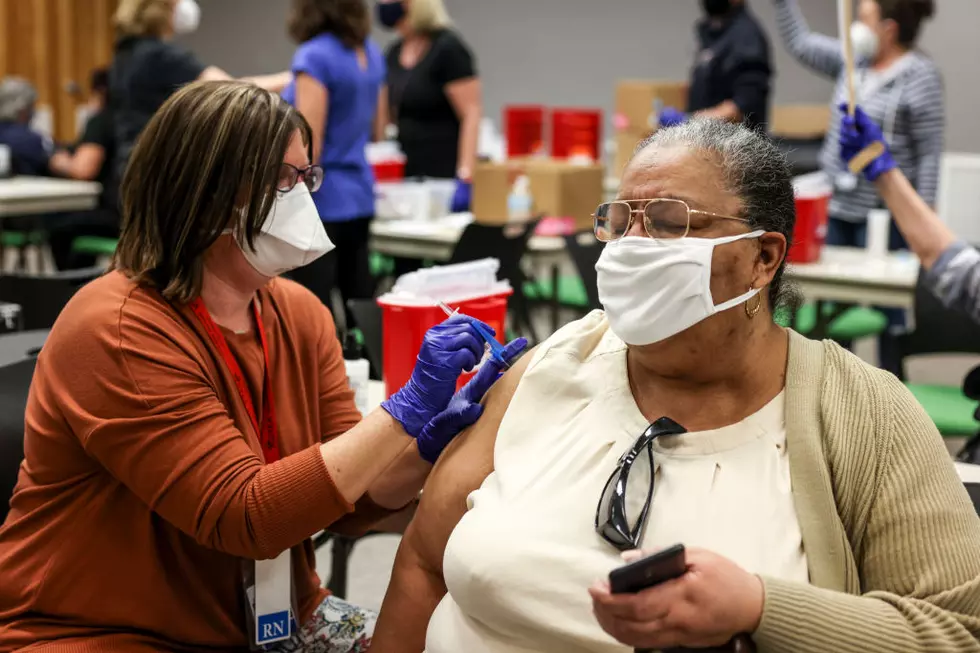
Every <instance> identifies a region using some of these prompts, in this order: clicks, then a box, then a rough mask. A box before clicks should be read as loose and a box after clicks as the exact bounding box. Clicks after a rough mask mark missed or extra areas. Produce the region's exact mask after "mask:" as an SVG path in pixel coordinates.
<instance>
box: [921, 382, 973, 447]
mask: <svg viewBox="0 0 980 653" xmlns="http://www.w3.org/2000/svg"><path fill="white" fill-rule="evenodd" d="M905 385H906V387H907V388H908V389H909V390H911V391H912V394H913V395H915V398H916V399H917V400H918V401H919V403H920V404H922V407H923V408H925V410H926V413H928V414H929V417H931V418H932V421H933V422H934V423H935V425H936V428H937V429H939V433H940V434H941V435H943V436H944V437H969V436H972V435H975V434H976V433H980V422H978V421H977V420H976V419H975V418H974V413H975V412H976V410H977V402H976V401H974V400H972V399H969V398H968V397H967V396H966V395H965V394H963V389H962V388H958V387H952V386H944V385H927V384H919V383H906V384H905Z"/></svg>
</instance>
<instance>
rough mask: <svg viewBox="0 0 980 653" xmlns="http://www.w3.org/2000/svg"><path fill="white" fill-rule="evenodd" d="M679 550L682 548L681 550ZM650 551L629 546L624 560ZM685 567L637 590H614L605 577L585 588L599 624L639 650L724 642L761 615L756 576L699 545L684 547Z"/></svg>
mask: <svg viewBox="0 0 980 653" xmlns="http://www.w3.org/2000/svg"><path fill="white" fill-rule="evenodd" d="M682 551H683V549H682ZM650 553H651V552H639V551H631V552H627V553H626V554H624V555H623V557H624V559H625V560H626V561H627V562H635V561H637V560H640V559H642V558H644V557H646V556H647V555H649V554H650ZM685 555H686V568H687V570H686V572H685V573H684V574H683V575H682V576H680V577H678V578H674V579H673V580H667V581H665V582H663V583H661V584H659V585H655V586H653V587H650V588H649V589H644V590H642V591H640V592H637V593H632V594H629V593H624V594H614V593H613V592H612V591H611V590H612V588H611V586H610V584H609V583H608V582H606V581H600V582H597V583H596V584H595V585H593V586H592V587H591V588H590V589H589V594H590V595H591V596H592V609H593V612H594V613H595V616H596V619H598V621H599V625H601V626H602V629H603V630H605V631H606V632H607V633H609V634H610V635H611V636H612V637H613V638H615V639H616V640H617V641H619V642H621V643H623V644H626V645H628V646H633V647H634V648H639V649H645V648H650V649H670V648H676V647H688V648H707V647H721V646H730V644H731V642H732V640H733V639H734V638H736V637H737V636H739V635H742V634H745V633H752V632H754V631H755V630H756V628H758V626H759V622H760V621H761V620H762V608H763V603H764V601H765V590H764V588H763V584H762V580H761V579H760V578H759V577H758V576H756V575H754V574H750V573H749V572H747V571H745V570H744V569H742V568H741V567H739V566H738V565H736V564H735V563H734V562H732V561H730V560H728V559H727V558H723V557H722V556H719V555H717V554H715V553H712V552H710V551H705V550H704V549H687V550H686V551H685Z"/></svg>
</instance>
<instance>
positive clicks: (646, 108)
mask: <svg viewBox="0 0 980 653" xmlns="http://www.w3.org/2000/svg"><path fill="white" fill-rule="evenodd" d="M687 88H688V85H687V82H667V81H644V80H622V81H620V82H618V83H617V84H616V121H615V125H616V127H617V128H618V129H621V130H623V131H632V132H641V131H645V130H649V129H653V128H655V127H656V124H654V118H655V117H654V116H653V113H654V105H655V102H657V101H659V102H661V103H663V106H665V107H674V108H675V109H680V110H681V111H684V110H686V109H687Z"/></svg>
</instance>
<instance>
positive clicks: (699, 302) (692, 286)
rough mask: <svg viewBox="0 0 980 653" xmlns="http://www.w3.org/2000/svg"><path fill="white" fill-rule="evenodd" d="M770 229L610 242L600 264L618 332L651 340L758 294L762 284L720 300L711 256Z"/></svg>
mask: <svg viewBox="0 0 980 653" xmlns="http://www.w3.org/2000/svg"><path fill="white" fill-rule="evenodd" d="M764 233H765V232H764V231H753V232H751V233H747V234H739V235H737V236H728V237H726V238H678V239H676V240H667V241H655V240H653V239H652V238H644V237H638V236H626V237H624V238H621V239H619V240H616V241H613V242H611V243H609V244H607V245H606V247H605V249H603V250H602V255H601V256H600V257H599V262H598V263H596V266H595V267H596V272H598V284H597V285H598V289H599V301H600V302H602V306H603V308H605V310H606V317H607V318H608V319H609V326H610V327H611V328H612V331H613V333H615V334H616V335H617V336H619V338H620V339H621V340H622V341H623V342H625V343H626V344H628V345H636V346H643V345H651V344H653V343H655V342H661V341H663V340H666V339H667V338H670V337H671V336H675V335H677V334H678V333H681V332H682V331H686V330H687V329H689V328H691V327H692V326H694V325H695V324H697V323H699V322H702V321H704V320H706V319H707V318H709V317H711V316H712V315H715V314H717V313H721V312H722V311H727V310H728V309H730V308H732V307H734V306H738V305H739V304H743V303H745V302H747V301H748V300H749V299H751V298H752V297H755V296H756V295H757V294H759V292H760V289H752V290H750V291H749V292H747V293H745V294H744V295H739V296H738V297H735V298H733V299H730V300H729V301H727V302H722V303H721V304H718V305H717V306H716V305H715V303H714V299H713V298H712V296H711V258H712V254H713V252H714V249H715V247H717V246H719V245H725V244H728V243H734V242H736V241H739V240H744V239H748V238H759V237H760V236H762V235H763V234H764Z"/></svg>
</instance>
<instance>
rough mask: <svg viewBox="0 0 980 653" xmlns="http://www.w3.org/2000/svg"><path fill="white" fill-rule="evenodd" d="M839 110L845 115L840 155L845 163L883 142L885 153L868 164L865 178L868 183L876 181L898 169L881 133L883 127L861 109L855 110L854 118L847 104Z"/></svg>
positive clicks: (841, 125)
mask: <svg viewBox="0 0 980 653" xmlns="http://www.w3.org/2000/svg"><path fill="white" fill-rule="evenodd" d="M839 108H840V110H841V113H843V114H844V117H843V118H842V119H841V123H840V155H841V158H842V159H844V162H845V163H848V164H849V163H850V162H851V160H852V159H853V158H854V157H856V156H857V155H858V154H860V153H861V152H862V151H863V150H864V148H866V147H868V146H869V145H871V144H872V143H875V142H877V141H881V142H882V143H885V153H884V154H882V155H881V156H879V157H878V158H877V159H874V160H873V161H872V162H871V163H869V164H868V166H867V167H866V168H865V169H864V178H865V179H867V180H868V181H875V180H876V179H878V177H880V176H881V175H883V174H885V173H886V172H888V171H889V170H894V169H895V168H897V167H898V164H897V163H896V162H895V157H893V156H892V153H891V151H890V150H889V149H888V143H886V142H885V135H884V134H882V133H881V127H879V126H878V125H876V124H875V122H874V121H873V120H872V119H871V118H869V117H868V114H866V113H865V112H864V111H862V110H861V107H855V108H854V117H853V118H852V117H851V116H850V115H848V113H847V105H846V104H842V105H840V107H839Z"/></svg>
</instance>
